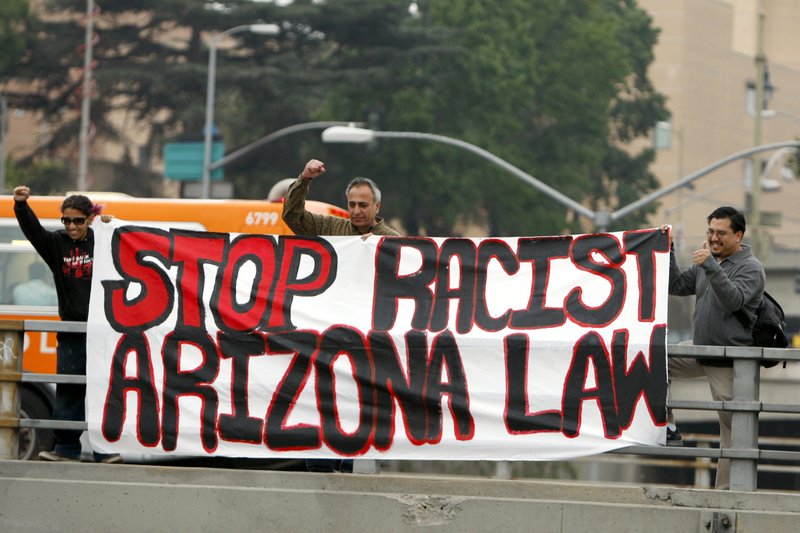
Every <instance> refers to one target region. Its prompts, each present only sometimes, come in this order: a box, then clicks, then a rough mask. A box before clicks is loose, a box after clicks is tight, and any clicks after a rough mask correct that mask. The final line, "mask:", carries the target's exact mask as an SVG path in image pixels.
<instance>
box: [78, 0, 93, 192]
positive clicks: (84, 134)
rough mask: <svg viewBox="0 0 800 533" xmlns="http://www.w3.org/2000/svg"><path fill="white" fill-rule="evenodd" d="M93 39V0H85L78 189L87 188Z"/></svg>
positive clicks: (83, 189)
mask: <svg viewBox="0 0 800 533" xmlns="http://www.w3.org/2000/svg"><path fill="white" fill-rule="evenodd" d="M93 39H94V0H86V40H85V42H84V49H83V91H82V92H83V94H82V95H81V97H82V100H81V131H80V135H79V137H78V142H79V153H78V191H85V190H86V188H87V182H88V180H87V178H86V175H87V171H88V166H89V125H90V123H91V119H90V117H89V111H90V105H91V98H92V44H93V42H94V41H93Z"/></svg>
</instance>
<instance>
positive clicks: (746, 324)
mask: <svg viewBox="0 0 800 533" xmlns="http://www.w3.org/2000/svg"><path fill="white" fill-rule="evenodd" d="M733 316H735V317H736V320H738V321H739V323H741V324H742V327H743V328H744V329H746V330H747V331H750V330H751V329H753V325H754V324H755V320H753V321H752V322H751V321H750V319H748V318H747V313H745V312H744V311H742V310H741V309H737V310H736V311H734V312H733Z"/></svg>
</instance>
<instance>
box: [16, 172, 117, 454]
mask: <svg viewBox="0 0 800 533" xmlns="http://www.w3.org/2000/svg"><path fill="white" fill-rule="evenodd" d="M30 195H31V191H30V189H29V188H28V187H26V186H25V185H20V186H18V187H15V188H14V214H15V215H16V216H17V222H19V227H20V228H21V229H22V232H23V233H24V234H25V237H26V238H27V239H28V240H29V241H30V242H31V244H32V245H33V247H34V248H35V249H36V251H37V252H38V253H39V255H40V256H41V257H42V259H43V260H44V262H45V263H47V266H48V267H49V268H50V271H51V272H52V273H53V280H54V281H55V286H56V293H57V294H58V316H59V317H61V320H72V321H78V322H86V320H87V319H88V318H89V293H90V291H91V287H92V263H93V258H94V233H93V232H92V228H91V227H90V226H91V224H92V220H94V218H95V217H96V216H97V215H99V214H100V211H101V210H102V206H100V205H96V204H93V203H92V201H91V200H89V198H87V197H86V196H83V195H80V194H74V195H71V196H68V197H67V198H66V199H65V200H64V202H63V203H62V204H61V215H62V216H61V222H62V223H63V224H64V229H63V230H58V231H48V230H46V229H44V228H43V227H42V224H41V223H40V222H39V219H38V217H37V216H36V213H34V212H33V209H31V207H30V206H29V205H28V198H29V197H30ZM112 218H113V217H111V216H109V215H101V219H102V220H103V222H108V221H109V220H111V219H112ZM56 338H57V340H58V345H57V347H56V359H57V368H58V373H59V374H79V375H85V374H86V334H85V333H57V334H56ZM85 396H86V386H85V385H72V384H59V385H58V386H57V387H56V403H55V407H54V409H53V418H54V419H55V420H71V421H83V420H84V418H85V406H84V400H85ZM53 433H54V435H55V441H56V445H55V448H54V449H53V450H52V451H43V452H41V453H39V459H41V460H44V461H80V458H81V441H80V437H81V433H82V431H80V430H65V429H62V430H58V429H57V430H55V431H54V432H53ZM94 457H95V461H99V462H104V463H119V462H122V457H120V456H119V455H104V454H97V453H96V454H95V456H94Z"/></svg>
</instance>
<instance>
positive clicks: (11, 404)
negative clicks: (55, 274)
mask: <svg viewBox="0 0 800 533" xmlns="http://www.w3.org/2000/svg"><path fill="white" fill-rule="evenodd" d="M24 331H48V332H85V331H86V323H84V322H54V321H49V320H25V321H19V320H6V321H0V393H2V394H1V395H0V459H11V458H13V457H14V456H13V450H14V448H15V446H14V443H15V441H16V432H17V431H18V430H19V429H23V428H44V429H79V430H86V429H87V424H86V422H67V421H58V420H33V419H20V418H19V410H18V396H17V394H18V392H17V391H18V387H17V385H18V383H77V384H85V383H86V377H85V376H74V375H59V374H33V373H23V372H21V370H20V368H21V357H20V356H19V355H18V354H19V353H20V352H21V350H18V349H17V348H18V347H20V346H22V345H23V334H24ZM667 353H668V356H669V357H670V358H673V357H680V358H704V359H719V360H729V361H732V363H733V373H734V377H733V399H732V400H730V401H698V400H680V399H670V400H669V402H668V405H669V407H671V408H672V409H687V410H702V411H709V410H710V411H731V412H732V422H731V446H730V447H729V448H701V447H698V448H692V447H668V446H629V447H626V448H622V449H619V450H616V451H615V452H612V453H623V454H636V455H641V456H661V457H670V458H675V459H680V458H695V459H696V458H707V459H717V460H718V459H730V460H731V490H741V491H754V490H756V488H757V487H756V485H757V469H758V464H759V463H760V462H765V461H769V462H778V463H800V452H797V451H786V450H771V449H761V448H759V439H758V437H759V435H758V430H759V426H758V420H759V414H760V413H784V414H794V415H798V414H800V403H788V404H787V403H766V402H762V401H760V399H759V398H760V368H761V361H762V360H768V361H791V362H800V349H779V348H760V347H754V346H753V347H750V346H746V347H745V346H694V345H673V344H670V345H668V346H667ZM359 463H360V468H358V470H359V471H361V472H364V473H372V472H377V470H378V468H377V461H371V460H369V461H359Z"/></svg>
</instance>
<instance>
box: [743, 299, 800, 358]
mask: <svg viewBox="0 0 800 533" xmlns="http://www.w3.org/2000/svg"><path fill="white" fill-rule="evenodd" d="M734 315H736V318H737V319H739V322H741V323H742V325H743V326H744V327H748V324H749V320H747V316H746V315H745V314H744V313H743V312H742V311H736V312H735V313H734ZM750 328H751V331H752V333H753V346H762V347H764V348H786V347H787V346H788V345H789V341H788V339H787V338H786V315H784V313H783V308H781V305H780V304H779V303H778V302H777V301H776V300H775V298H773V297H772V295H770V294H769V293H768V292H767V291H764V296H763V297H762V298H761V302H760V303H759V304H758V309H757V310H756V319H755V322H753V324H752V325H750ZM779 362H780V361H765V360H762V361H761V366H763V367H764V368H771V367H773V366H775V365H777V364H778V363H779ZM783 366H784V367H785V366H786V361H784V362H783Z"/></svg>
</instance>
